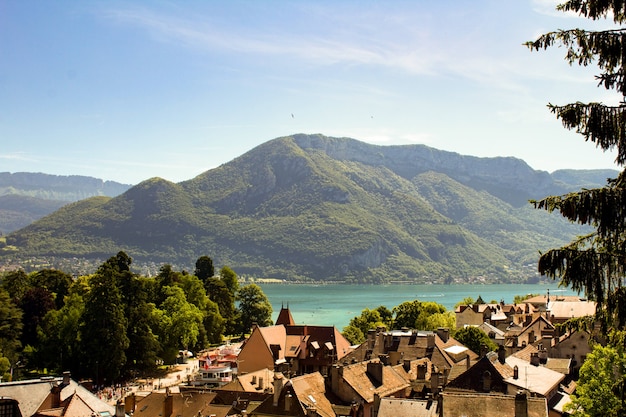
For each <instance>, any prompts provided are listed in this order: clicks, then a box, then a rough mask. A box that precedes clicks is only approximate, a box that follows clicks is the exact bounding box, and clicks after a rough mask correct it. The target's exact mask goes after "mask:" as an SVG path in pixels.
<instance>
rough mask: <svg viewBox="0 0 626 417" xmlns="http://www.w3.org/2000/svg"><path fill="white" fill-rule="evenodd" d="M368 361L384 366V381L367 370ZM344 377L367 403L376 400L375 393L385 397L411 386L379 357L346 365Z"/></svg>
mask: <svg viewBox="0 0 626 417" xmlns="http://www.w3.org/2000/svg"><path fill="white" fill-rule="evenodd" d="M368 363H372V364H376V365H375V366H382V379H383V380H382V382H381V381H376V380H375V379H374V378H373V377H372V375H371V374H369V373H368V372H367V369H368ZM343 379H344V381H345V382H346V383H347V384H348V385H350V386H351V387H352V389H353V390H354V391H355V392H356V393H357V394H358V395H359V396H360V397H361V398H362V399H363V400H365V401H366V402H367V403H371V402H373V401H374V394H378V395H379V396H381V397H385V396H389V395H391V394H393V393H396V392H399V391H401V390H406V389H407V388H409V387H410V384H409V383H407V381H405V380H404V378H402V376H400V375H398V373H397V372H396V371H395V370H394V369H393V368H392V367H390V366H384V365H382V363H380V360H378V359H374V360H371V361H368V362H360V363H357V364H354V365H348V366H344V368H343Z"/></svg>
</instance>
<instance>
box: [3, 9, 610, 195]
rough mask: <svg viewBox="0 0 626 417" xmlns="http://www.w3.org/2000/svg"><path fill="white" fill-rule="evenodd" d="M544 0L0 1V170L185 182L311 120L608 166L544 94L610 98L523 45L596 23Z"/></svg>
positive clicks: (318, 128)
mask: <svg viewBox="0 0 626 417" xmlns="http://www.w3.org/2000/svg"><path fill="white" fill-rule="evenodd" d="M555 4H556V3H555V2H554V1H550V0H542V1H539V0H473V1H415V0H411V1H306V0H303V1H278V0H275V1H263V0H257V1H134V2H133V1H115V0H112V1H61V0H59V1H34V0H32V1H30V0H26V1H11V0H0V138H1V139H0V172H7V171H8V172H22V171H26V172H44V173H48V174H56V175H88V176H93V177H97V178H102V179H105V180H114V181H119V182H123V183H131V184H136V183H139V182H141V181H143V180H145V179H148V178H151V177H155V176H158V177H162V178H165V179H167V180H170V181H174V182H179V181H183V180H187V179H190V178H193V177H194V176H196V175H198V174H200V173H202V172H204V171H206V170H208V169H210V168H214V167H216V166H218V165H220V164H223V163H226V162H228V161H230V160H232V159H234V158H236V157H237V156H239V155H241V154H243V153H245V152H247V151H249V150H251V149H252V148H254V147H255V146H257V145H259V144H261V143H263V142H266V141H268V140H270V139H274V138H276V137H280V136H286V135H290V134H294V133H322V134H324V135H328V136H347V137H351V138H354V139H358V140H362V141H365V142H368V143H373V144H378V145H392V144H413V143H420V144H425V145H428V146H432V147H434V148H437V149H443V150H447V151H453V152H458V153H461V154H465V155H475V156H481V157H489V156H515V157H518V158H521V159H523V160H525V161H526V162H527V163H528V164H529V165H530V166H531V167H533V168H535V169H541V170H546V171H550V172H551V171H554V170H556V169H561V168H576V169H590V168H617V167H616V165H614V163H613V160H614V154H610V153H608V154H604V153H602V152H601V151H600V150H598V149H596V148H595V146H594V145H593V144H592V143H586V142H584V139H583V138H582V136H579V135H577V134H575V133H574V132H569V131H567V130H565V129H564V128H563V127H562V126H561V124H560V122H559V121H557V120H556V119H555V118H554V116H553V115H552V114H550V112H549V111H548V109H547V107H546V104H547V103H549V102H551V103H555V104H566V103H570V102H574V101H578V100H580V101H602V102H605V103H611V102H615V101H616V100H617V99H619V97H615V96H614V95H612V94H611V93H610V92H607V91H605V90H604V89H600V88H598V87H596V82H595V81H594V78H593V74H594V73H595V71H594V70H595V68H582V69H581V68H578V67H570V66H569V65H568V64H567V63H566V62H565V61H564V60H563V57H564V51H563V49H557V48H553V49H550V50H548V51H542V52H530V51H529V50H528V49H527V48H526V47H524V46H522V43H523V42H525V41H528V40H534V39H535V38H536V37H537V36H538V35H539V34H541V33H544V32H547V31H550V30H555V29H567V28H573V27H585V28H606V27H608V26H609V24H608V23H606V22H599V23H594V24H593V25H592V24H591V23H593V22H589V21H587V20H586V19H581V18H578V17H576V16H573V15H567V14H563V13H561V12H555V11H554V5H555Z"/></svg>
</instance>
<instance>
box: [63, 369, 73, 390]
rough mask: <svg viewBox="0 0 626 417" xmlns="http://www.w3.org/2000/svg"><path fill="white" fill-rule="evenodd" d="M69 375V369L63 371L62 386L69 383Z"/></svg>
mask: <svg viewBox="0 0 626 417" xmlns="http://www.w3.org/2000/svg"><path fill="white" fill-rule="evenodd" d="M71 375H72V374H71V373H70V371H65V372H63V386H64V387H66V386H68V385H69V384H70V379H71Z"/></svg>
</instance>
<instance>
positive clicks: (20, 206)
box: [0, 172, 131, 233]
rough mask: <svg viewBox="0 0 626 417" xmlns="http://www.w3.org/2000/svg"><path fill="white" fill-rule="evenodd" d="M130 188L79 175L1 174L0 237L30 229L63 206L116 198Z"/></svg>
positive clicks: (126, 185)
mask: <svg viewBox="0 0 626 417" xmlns="http://www.w3.org/2000/svg"><path fill="white" fill-rule="evenodd" d="M130 187H131V186H130V185H128V184H120V183H117V182H113V181H103V180H101V179H97V178H92V177H84V176H79V175H72V176H61V175H48V174H41V173H32V172H16V173H13V174H12V173H9V172H0V233H8V232H12V231H14V230H17V229H20V228H22V227H25V226H27V225H29V224H30V223H32V222H34V221H35V220H37V219H40V218H41V217H43V216H45V215H47V214H50V213H52V212H54V211H55V210H57V209H59V208H60V207H62V206H63V205H65V204H67V203H69V202H73V201H78V200H82V199H85V198H88V197H93V196H98V195H103V196H109V197H115V196H117V195H120V194H121V193H123V192H124V191H126V190H127V189H129V188H130Z"/></svg>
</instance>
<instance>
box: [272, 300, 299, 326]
mask: <svg viewBox="0 0 626 417" xmlns="http://www.w3.org/2000/svg"><path fill="white" fill-rule="evenodd" d="M275 324H276V325H280V324H282V325H284V326H293V325H295V324H296V322H295V321H294V320H293V316H292V315H291V311H289V304H287V307H285V306H284V305H281V306H280V313H278V318H277V319H276V323H275Z"/></svg>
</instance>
